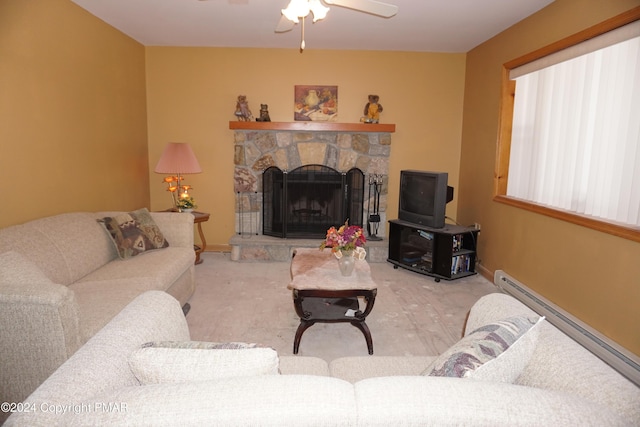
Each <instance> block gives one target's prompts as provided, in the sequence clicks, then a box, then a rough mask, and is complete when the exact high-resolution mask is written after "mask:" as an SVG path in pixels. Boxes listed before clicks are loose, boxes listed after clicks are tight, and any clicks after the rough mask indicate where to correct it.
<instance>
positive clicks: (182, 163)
mask: <svg viewBox="0 0 640 427" xmlns="http://www.w3.org/2000/svg"><path fill="white" fill-rule="evenodd" d="M154 172H157V173H170V174H174V175H178V176H179V175H182V174H185V173H200V172H202V168H201V167H200V164H199V163H198V159H196V156H195V154H193V150H191V146H189V144H187V143H186V142H170V143H168V144H167V146H166V147H165V149H164V151H163V152H162V156H160V160H158V164H157V165H156V168H155V169H154Z"/></svg>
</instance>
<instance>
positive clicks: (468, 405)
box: [355, 376, 629, 426]
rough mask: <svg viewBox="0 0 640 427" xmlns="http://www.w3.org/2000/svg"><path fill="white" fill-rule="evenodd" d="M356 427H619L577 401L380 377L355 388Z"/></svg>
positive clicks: (512, 389)
mask: <svg viewBox="0 0 640 427" xmlns="http://www.w3.org/2000/svg"><path fill="white" fill-rule="evenodd" d="M355 392H356V401H357V402H356V403H357V405H358V423H359V424H360V425H363V426H365V425H366V426H388V425H417V424H424V425H434V426H436V425H437V426H445V425H471V424H473V425H488V426H489V425H490V426H605V425H606V426H623V425H629V424H628V420H624V419H623V418H621V417H620V416H619V415H618V414H617V413H615V412H614V411H612V410H611V409H609V408H607V407H605V406H600V405H598V404H594V403H593V402H590V401H588V400H585V399H581V398H580V397H578V396H574V395H571V394H568V393H561V392H554V391H550V390H544V389H538V388H533V387H524V386H519V385H514V384H505V383H493V382H485V381H474V380H469V379H463V378H441V377H422V376H414V377H380V378H370V379H366V380H362V381H360V382H358V383H356V384H355Z"/></svg>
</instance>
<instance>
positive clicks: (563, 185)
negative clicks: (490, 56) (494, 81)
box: [496, 9, 640, 241]
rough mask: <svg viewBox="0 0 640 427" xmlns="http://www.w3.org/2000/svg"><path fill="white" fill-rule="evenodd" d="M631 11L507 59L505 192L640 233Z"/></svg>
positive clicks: (636, 36)
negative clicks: (531, 52) (565, 38)
mask: <svg viewBox="0 0 640 427" xmlns="http://www.w3.org/2000/svg"><path fill="white" fill-rule="evenodd" d="M631 12H635V16H634V14H629V13H627V14H623V15H620V16H619V17H616V18H614V19H612V20H610V21H607V22H605V23H602V24H600V25H598V26H596V27H594V28H591V29H588V30H586V31H585V32H583V33H581V34H578V35H575V36H573V37H571V38H569V39H567V40H563V41H561V42H558V43H557V44H556V45H555V46H551V47H547V48H545V49H542V50H541V51H539V52H534V53H533V54H531V55H528V56H526V57H523V58H520V59H518V60H515V61H511V62H510V63H508V64H505V72H504V82H503V104H502V116H501V134H500V141H499V149H498V164H497V169H498V170H497V174H496V176H497V178H496V200H498V201H501V202H505V203H509V204H512V205H516V206H519V207H523V208H526V209H530V210H534V211H536V212H539V213H542V214H547V215H551V216H554V217H557V218H560V219H564V220H568V221H572V222H575V223H579V224H581V225H585V226H589V227H592V228H596V229H599V230H601V231H606V232H610V233H612V234H616V235H618V236H621V237H626V238H631V239H632V240H636V241H640V20H638V19H639V18H640V16H638V15H640V9H634V10H632V11H631ZM629 22H630V23H629ZM596 33H597V34H596ZM596 35H597V37H594V36H596Z"/></svg>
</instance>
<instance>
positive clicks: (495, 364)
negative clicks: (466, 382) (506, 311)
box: [423, 316, 544, 383]
mask: <svg viewBox="0 0 640 427" xmlns="http://www.w3.org/2000/svg"><path fill="white" fill-rule="evenodd" d="M543 320H544V317H539V318H537V319H536V318H535V317H519V316H518V317H510V318H507V319H504V320H500V321H497V322H494V323H490V324H488V325H485V326H482V327H480V328H478V329H476V330H475V331H473V332H471V333H470V334H469V335H467V336H466V337H464V338H463V339H461V340H460V341H458V342H457V343H456V344H455V345H453V346H452V347H451V348H450V349H449V350H447V351H446V352H444V353H443V354H441V355H440V356H439V357H438V358H437V359H436V360H434V361H433V362H432V363H431V364H430V365H429V366H428V367H427V369H425V371H424V372H423V375H429V376H437V377H458V378H474V379H478V380H486V381H498V382H507V383H512V382H514V381H515V380H516V378H518V375H520V373H521V372H522V370H523V369H524V367H525V366H526V365H527V363H528V362H529V359H530V358H531V354H532V353H533V350H534V348H535V344H536V341H537V337H538V328H536V327H535V326H536V325H538V324H539V323H540V322H542V321H543Z"/></svg>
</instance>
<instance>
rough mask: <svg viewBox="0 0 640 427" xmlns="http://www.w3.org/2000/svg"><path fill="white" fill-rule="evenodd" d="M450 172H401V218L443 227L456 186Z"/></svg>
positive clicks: (399, 213)
mask: <svg viewBox="0 0 640 427" xmlns="http://www.w3.org/2000/svg"><path fill="white" fill-rule="evenodd" d="M448 178H449V174H448V173H447V172H430V171H419V170H403V171H400V200H399V201H400V203H399V206H398V219H401V220H403V221H407V222H410V223H412V224H418V225H424V226H427V227H431V228H443V227H444V220H445V211H446V207H447V203H449V202H450V201H451V200H453V187H450V186H448V185H447V182H448Z"/></svg>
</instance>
